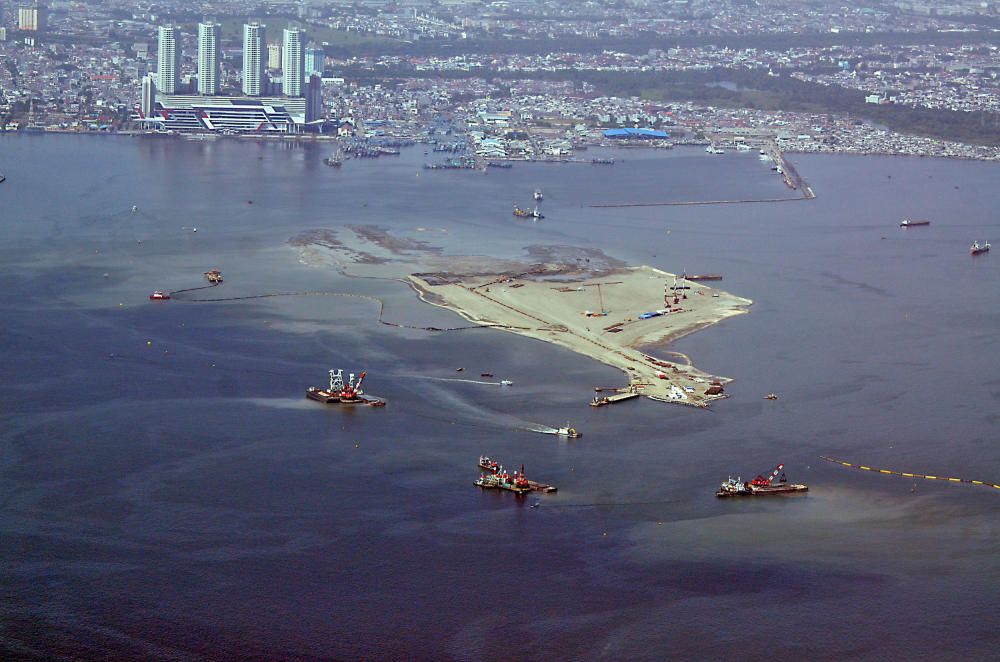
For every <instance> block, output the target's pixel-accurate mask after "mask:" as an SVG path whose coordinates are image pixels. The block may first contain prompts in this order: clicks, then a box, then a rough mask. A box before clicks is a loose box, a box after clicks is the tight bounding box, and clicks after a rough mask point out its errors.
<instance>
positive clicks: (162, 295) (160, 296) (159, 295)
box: [149, 290, 170, 301]
mask: <svg viewBox="0 0 1000 662" xmlns="http://www.w3.org/2000/svg"><path fill="white" fill-rule="evenodd" d="M169 298H170V295H169V294H167V293H166V292H164V291H163V290H156V291H155V292H153V293H152V294H150V295H149V300H150V301H166V300H167V299H169Z"/></svg>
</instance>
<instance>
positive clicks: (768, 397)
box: [764, 393, 778, 400]
mask: <svg viewBox="0 0 1000 662" xmlns="http://www.w3.org/2000/svg"><path fill="white" fill-rule="evenodd" d="M764 399H765V400H777V399H778V394H777V393H768V394H767V395H765V396H764Z"/></svg>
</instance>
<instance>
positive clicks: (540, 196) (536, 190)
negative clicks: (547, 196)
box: [534, 188, 544, 202]
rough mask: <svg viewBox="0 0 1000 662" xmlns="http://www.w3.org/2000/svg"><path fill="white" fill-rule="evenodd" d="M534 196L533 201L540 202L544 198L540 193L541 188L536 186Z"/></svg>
mask: <svg viewBox="0 0 1000 662" xmlns="http://www.w3.org/2000/svg"><path fill="white" fill-rule="evenodd" d="M534 197H535V202H541V201H542V199H543V198H544V196H543V195H542V189H540V188H536V189H535V193H534Z"/></svg>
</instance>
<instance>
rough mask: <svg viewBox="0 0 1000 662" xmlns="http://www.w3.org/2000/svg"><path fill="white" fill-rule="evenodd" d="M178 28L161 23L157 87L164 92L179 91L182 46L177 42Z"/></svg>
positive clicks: (157, 52) (157, 57) (157, 50)
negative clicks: (178, 80)
mask: <svg viewBox="0 0 1000 662" xmlns="http://www.w3.org/2000/svg"><path fill="white" fill-rule="evenodd" d="M176 30H177V28H175V27H173V26H171V25H161V26H160V31H159V38H158V41H157V49H156V88H157V89H158V90H159V91H160V92H163V93H164V94H174V93H175V92H176V91H177V78H178V76H179V75H180V72H181V47H180V44H178V43H177V37H178V35H177V32H176Z"/></svg>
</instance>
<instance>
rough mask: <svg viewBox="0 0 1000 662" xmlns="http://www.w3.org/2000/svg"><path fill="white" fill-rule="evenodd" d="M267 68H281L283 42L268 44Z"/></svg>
mask: <svg viewBox="0 0 1000 662" xmlns="http://www.w3.org/2000/svg"><path fill="white" fill-rule="evenodd" d="M267 68H268V69H281V44H279V43H277V42H274V43H270V44H268V45H267Z"/></svg>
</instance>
